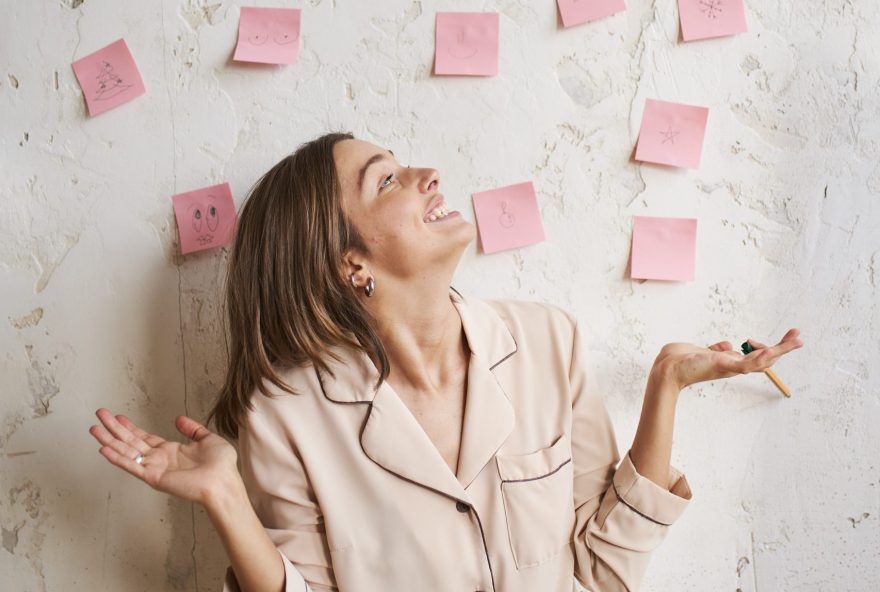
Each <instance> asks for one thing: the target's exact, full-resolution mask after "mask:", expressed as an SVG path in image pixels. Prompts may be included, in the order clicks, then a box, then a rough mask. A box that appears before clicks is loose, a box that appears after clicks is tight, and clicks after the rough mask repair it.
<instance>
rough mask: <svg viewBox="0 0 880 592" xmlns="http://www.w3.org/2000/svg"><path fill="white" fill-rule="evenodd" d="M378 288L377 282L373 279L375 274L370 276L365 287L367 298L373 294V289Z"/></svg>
mask: <svg viewBox="0 0 880 592" xmlns="http://www.w3.org/2000/svg"><path fill="white" fill-rule="evenodd" d="M375 289H376V282H375V280H373V276H370V279H368V280H367V285H366V287H365V288H364V293H365V294H366V295H367V298H369V297H370V296H372V295H373V290H375Z"/></svg>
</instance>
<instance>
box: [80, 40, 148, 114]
mask: <svg viewBox="0 0 880 592" xmlns="http://www.w3.org/2000/svg"><path fill="white" fill-rule="evenodd" d="M72 65H73V73H74V74H75V75H76V79H77V81H78V82H79V86H80V88H82V91H83V96H85V99H86V106H87V107H88V109H89V115H90V116H91V117H94V116H95V115H98V114H99V113H103V112H104V111H109V110H110V109H113V108H114V107H118V106H119V105H122V104H123V103H127V102H128V101H130V100H132V99H133V98H135V97H139V96H141V95H142V94H144V93H145V92H146V89H145V88H144V81H143V80H141V75H140V72H138V69H137V65H136V64H135V63H134V58H133V57H132V56H131V52H130V51H129V50H128V45H126V44H125V40H124V39H117V40H116V41H114V42H113V43H111V44H110V45H108V46H106V47H103V48H101V49H99V50H98V51H96V52H94V53H90V54H89V55H87V56H85V57H84V58H80V59H78V60H76V61H75V62H73V64H72Z"/></svg>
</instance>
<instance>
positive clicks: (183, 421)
mask: <svg viewBox="0 0 880 592" xmlns="http://www.w3.org/2000/svg"><path fill="white" fill-rule="evenodd" d="M174 424H175V426H176V427H177V431H179V432H180V433H181V434H183V435H184V436H186V437H187V438H189V439H190V440H193V441H194V442H198V441H200V440H203V439H205V438H207V437H208V436H209V435H210V434H211V432H210V430H208V428H206V427H205V426H203V425H202V424H200V423H199V422H197V421H196V420H194V419H193V418H191V417H187V416H186V415H178V416H177V418H176V419H175V420H174Z"/></svg>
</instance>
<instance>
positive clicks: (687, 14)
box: [678, 0, 748, 41]
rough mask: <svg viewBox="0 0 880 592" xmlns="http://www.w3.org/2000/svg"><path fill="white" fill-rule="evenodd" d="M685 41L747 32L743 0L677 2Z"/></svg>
mask: <svg viewBox="0 0 880 592" xmlns="http://www.w3.org/2000/svg"><path fill="white" fill-rule="evenodd" d="M678 14H679V16H680V17H681V36H682V38H684V40H685V41H693V40H695V39H707V38H709V37H723V36H724V35H736V34H737V33H745V32H746V31H747V30H748V26H747V25H746V9H745V6H744V5H743V0H678Z"/></svg>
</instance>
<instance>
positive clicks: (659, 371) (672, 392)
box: [648, 360, 684, 400]
mask: <svg viewBox="0 0 880 592" xmlns="http://www.w3.org/2000/svg"><path fill="white" fill-rule="evenodd" d="M682 388H684V387H683V386H682V385H681V384H680V383H679V382H678V372H677V371H676V369H675V367H674V365H673V364H672V363H671V362H669V361H668V360H662V361H660V362H656V363H655V364H654V365H653V366H652V367H651V371H650V373H649V374H648V392H651V393H655V396H659V397H663V398H667V399H672V400H677V399H678V395H679V393H680V392H681V390H682Z"/></svg>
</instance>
